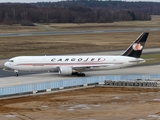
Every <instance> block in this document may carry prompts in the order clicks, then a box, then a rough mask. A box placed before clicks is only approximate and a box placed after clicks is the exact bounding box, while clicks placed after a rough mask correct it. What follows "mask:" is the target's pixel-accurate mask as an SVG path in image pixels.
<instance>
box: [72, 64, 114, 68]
mask: <svg viewBox="0 0 160 120" xmlns="http://www.w3.org/2000/svg"><path fill="white" fill-rule="evenodd" d="M112 65H114V64H91V65H74V66H72V68H73V69H90V68H99V67H108V66H112Z"/></svg>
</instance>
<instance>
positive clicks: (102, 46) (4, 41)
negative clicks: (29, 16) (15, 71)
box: [0, 31, 160, 58]
mask: <svg viewBox="0 0 160 120" xmlns="http://www.w3.org/2000/svg"><path fill="white" fill-rule="evenodd" d="M140 34H141V32H134V33H102V34H101V33H99V34H84V35H54V36H33V37H5V38H0V43H1V44H0V51H1V56H0V57H1V58H5V57H11V56H18V55H45V54H62V53H63V54H64V53H77V52H92V51H108V50H120V49H126V48H127V47H128V46H129V45H130V44H131V43H132V42H133V41H134V40H135V39H136V38H137V37H138V36H139V35H140ZM159 34H160V31H154V32H150V35H149V38H148V41H147V43H146V46H145V48H146V47H147V48H151V47H159V46H160V39H159Z"/></svg>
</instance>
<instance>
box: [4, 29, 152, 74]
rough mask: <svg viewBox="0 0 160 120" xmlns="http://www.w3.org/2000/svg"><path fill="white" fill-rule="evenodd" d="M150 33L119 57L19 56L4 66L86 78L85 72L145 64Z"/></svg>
mask: <svg viewBox="0 0 160 120" xmlns="http://www.w3.org/2000/svg"><path fill="white" fill-rule="evenodd" d="M148 34H149V33H148V32H145V33H142V34H141V35H140V36H139V37H138V38H137V39H136V40H135V41H134V42H133V43H132V44H131V45H130V46H129V48H128V49H127V50H126V51H125V52H124V53H123V54H121V55H119V56H19V57H14V58H11V59H9V60H8V62H6V63H5V64H4V65H5V66H6V67H7V68H10V69H12V70H14V72H15V74H16V76H18V71H55V72H59V74H60V75H77V76H85V74H84V73H83V71H90V70H104V69H118V68H123V67H128V66H132V65H136V64H139V63H143V62H145V60H144V59H142V58H140V56H141V53H142V50H143V48H144V45H145V42H146V40H147V37H148Z"/></svg>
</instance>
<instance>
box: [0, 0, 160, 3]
mask: <svg viewBox="0 0 160 120" xmlns="http://www.w3.org/2000/svg"><path fill="white" fill-rule="evenodd" d="M57 1H62V0H0V3H3V2H20V3H30V2H57ZM122 1H152V2H160V0H122Z"/></svg>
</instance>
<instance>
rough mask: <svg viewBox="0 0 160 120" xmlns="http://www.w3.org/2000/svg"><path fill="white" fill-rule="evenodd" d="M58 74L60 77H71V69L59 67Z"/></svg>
mask: <svg viewBox="0 0 160 120" xmlns="http://www.w3.org/2000/svg"><path fill="white" fill-rule="evenodd" d="M59 74H60V75H72V68H71V67H65V66H62V67H59Z"/></svg>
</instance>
